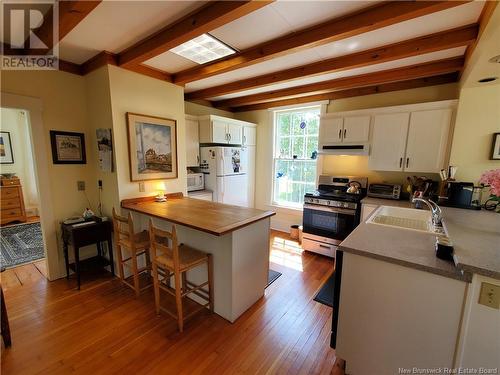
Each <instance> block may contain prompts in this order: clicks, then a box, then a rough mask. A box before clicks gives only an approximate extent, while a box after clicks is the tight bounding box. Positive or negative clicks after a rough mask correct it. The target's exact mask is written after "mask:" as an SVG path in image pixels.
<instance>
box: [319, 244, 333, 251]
mask: <svg viewBox="0 0 500 375" xmlns="http://www.w3.org/2000/svg"><path fill="white" fill-rule="evenodd" d="M319 247H322V248H324V249H328V250H330V249H331V247H330V246H327V245H322V244H319Z"/></svg>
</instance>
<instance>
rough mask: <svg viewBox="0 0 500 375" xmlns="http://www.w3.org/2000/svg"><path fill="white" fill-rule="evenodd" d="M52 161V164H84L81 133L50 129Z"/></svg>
mask: <svg viewBox="0 0 500 375" xmlns="http://www.w3.org/2000/svg"><path fill="white" fill-rule="evenodd" d="M50 143H51V146H52V161H53V162H54V164H86V163H87V157H86V155H85V136H84V134H83V133H73V132H63V131H59V130H51V131H50Z"/></svg>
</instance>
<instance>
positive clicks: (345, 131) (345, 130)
mask: <svg viewBox="0 0 500 375" xmlns="http://www.w3.org/2000/svg"><path fill="white" fill-rule="evenodd" d="M346 134H347V129H344V139H345V136H346Z"/></svg>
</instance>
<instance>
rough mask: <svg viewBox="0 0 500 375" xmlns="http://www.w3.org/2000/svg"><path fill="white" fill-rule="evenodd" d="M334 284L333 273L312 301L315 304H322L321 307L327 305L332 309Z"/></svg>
mask: <svg viewBox="0 0 500 375" xmlns="http://www.w3.org/2000/svg"><path fill="white" fill-rule="evenodd" d="M334 284H335V271H334V272H332V274H331V275H330V277H329V278H328V280H326V282H325V283H324V284H323V286H322V287H321V289H320V290H319V292H318V294H316V297H314V300H315V301H316V302H319V303H322V304H323V305H327V306H330V307H333V286H334Z"/></svg>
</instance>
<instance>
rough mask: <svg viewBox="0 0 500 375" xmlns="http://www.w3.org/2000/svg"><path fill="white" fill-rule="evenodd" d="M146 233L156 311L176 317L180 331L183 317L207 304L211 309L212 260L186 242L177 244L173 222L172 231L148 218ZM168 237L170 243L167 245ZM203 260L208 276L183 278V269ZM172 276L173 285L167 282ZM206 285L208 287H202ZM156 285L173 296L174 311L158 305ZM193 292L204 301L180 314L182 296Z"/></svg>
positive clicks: (187, 316)
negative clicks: (201, 280)
mask: <svg viewBox="0 0 500 375" xmlns="http://www.w3.org/2000/svg"><path fill="white" fill-rule="evenodd" d="M149 237H150V238H151V253H152V257H153V282H154V290H155V304H156V313H157V314H159V313H160V309H161V310H163V311H165V312H166V313H167V314H169V315H170V316H172V317H173V318H174V319H177V325H178V327H179V332H182V331H183V327H184V321H185V320H186V319H188V318H190V317H191V316H193V315H194V314H195V313H197V312H199V311H201V310H203V309H204V308H206V307H208V308H209V309H210V311H212V312H213V311H214V302H213V301H214V297H213V261H212V254H207V253H204V252H202V251H199V250H196V249H193V248H191V247H189V246H186V245H183V244H180V245H178V244H177V234H176V231H175V225H172V232H168V231H165V230H162V229H158V228H155V227H154V226H153V221H152V220H150V221H149ZM169 241H170V246H168V244H169ZM204 263H206V264H207V270H208V280H207V281H206V282H204V283H202V284H200V285H197V284H194V283H192V282H190V281H188V280H187V278H186V272H187V271H188V270H190V269H192V268H195V267H198V266H200V265H202V264H204ZM172 275H173V276H174V280H175V288H172V287H171V286H170V278H171V276H172ZM206 286H208V290H207V289H205V288H204V287H206ZM160 289H162V290H165V291H166V292H168V293H170V294H171V295H173V296H174V297H175V304H176V307H177V314H174V313H172V312H171V311H169V310H167V309H166V308H163V307H161V306H160ZM191 293H193V294H195V295H197V296H198V297H200V298H201V299H202V300H203V301H206V302H207V303H205V304H203V305H200V306H199V307H198V308H196V309H195V310H194V311H192V312H190V313H189V314H188V315H186V316H184V313H183V306H182V299H183V298H184V297H186V296H187V295H188V294H191Z"/></svg>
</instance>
